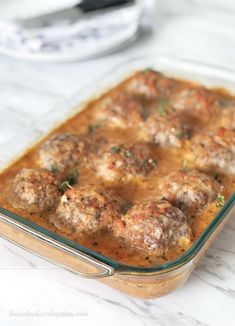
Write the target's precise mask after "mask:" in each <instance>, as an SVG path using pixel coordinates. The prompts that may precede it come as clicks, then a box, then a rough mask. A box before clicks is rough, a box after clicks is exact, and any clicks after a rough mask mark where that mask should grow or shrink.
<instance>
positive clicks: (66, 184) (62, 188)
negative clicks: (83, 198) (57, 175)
mask: <svg viewBox="0 0 235 326" xmlns="http://www.w3.org/2000/svg"><path fill="white" fill-rule="evenodd" d="M68 189H73V187H72V186H71V185H70V184H69V182H68V180H66V181H64V182H62V183H61V184H60V185H59V191H60V192H62V194H64V193H65V192H66V190H68Z"/></svg>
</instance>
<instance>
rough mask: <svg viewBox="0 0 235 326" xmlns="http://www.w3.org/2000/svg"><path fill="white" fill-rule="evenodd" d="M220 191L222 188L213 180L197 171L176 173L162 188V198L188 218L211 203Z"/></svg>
mask: <svg viewBox="0 0 235 326" xmlns="http://www.w3.org/2000/svg"><path fill="white" fill-rule="evenodd" d="M221 191H222V186H221V185H220V184H219V183H218V182H217V181H216V180H215V179H213V178H212V177H210V176H208V175H206V174H204V173H202V172H199V171H197V170H191V171H182V170H181V171H177V172H175V173H173V174H171V175H170V176H169V177H168V178H167V179H166V180H165V182H164V185H163V187H162V195H163V196H164V198H166V199H167V200H168V201H170V202H171V203H172V205H174V206H176V207H178V208H180V209H181V210H182V211H183V212H184V213H185V214H186V215H190V216H192V215H194V214H195V213H197V212H199V211H200V210H201V209H203V208H204V207H205V206H206V205H207V204H209V203H211V202H212V201H213V200H214V199H215V198H216V196H217V194H218V193H220V192H221Z"/></svg>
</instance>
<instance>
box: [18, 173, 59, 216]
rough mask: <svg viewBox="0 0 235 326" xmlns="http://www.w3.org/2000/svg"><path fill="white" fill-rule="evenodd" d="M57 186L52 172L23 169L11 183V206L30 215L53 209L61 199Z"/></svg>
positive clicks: (56, 179) (57, 182)
mask: <svg viewBox="0 0 235 326" xmlns="http://www.w3.org/2000/svg"><path fill="white" fill-rule="evenodd" d="M58 186H59V181H58V178H57V177H56V175H55V174H53V173H52V172H49V171H38V170H35V169H23V170H21V171H20V172H19V173H18V174H17V175H16V177H15V179H14V182H13V186H12V192H13V205H14V207H16V208H22V209H25V210H27V211H28V212H30V213H40V212H44V211H47V210H51V209H54V208H55V207H56V205H57V203H58V202H59V199H60V197H61V194H60V192H59V190H58Z"/></svg>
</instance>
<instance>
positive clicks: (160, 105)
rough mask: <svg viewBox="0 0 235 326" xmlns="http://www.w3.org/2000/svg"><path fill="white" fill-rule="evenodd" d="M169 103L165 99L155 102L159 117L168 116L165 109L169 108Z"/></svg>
mask: <svg viewBox="0 0 235 326" xmlns="http://www.w3.org/2000/svg"><path fill="white" fill-rule="evenodd" d="M169 105H170V101H169V100H167V99H165V98H159V99H158V100H157V110H158V111H159V113H160V115H161V116H165V115H167V114H168V112H167V111H166V108H167V107H169Z"/></svg>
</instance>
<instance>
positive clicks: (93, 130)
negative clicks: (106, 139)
mask: <svg viewBox="0 0 235 326" xmlns="http://www.w3.org/2000/svg"><path fill="white" fill-rule="evenodd" d="M97 128H99V125H89V126H88V132H89V134H94V132H95V131H96V129H97Z"/></svg>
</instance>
